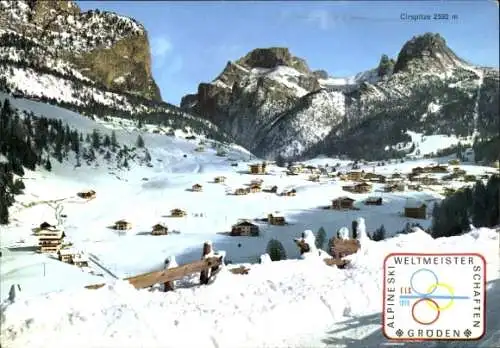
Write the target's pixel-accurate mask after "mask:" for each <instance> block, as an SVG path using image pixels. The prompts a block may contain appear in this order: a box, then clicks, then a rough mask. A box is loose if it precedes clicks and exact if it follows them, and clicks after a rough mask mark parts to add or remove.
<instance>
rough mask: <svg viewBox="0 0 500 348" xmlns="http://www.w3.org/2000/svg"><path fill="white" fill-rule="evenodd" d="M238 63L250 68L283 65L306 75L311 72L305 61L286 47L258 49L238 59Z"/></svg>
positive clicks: (268, 67) (269, 67) (270, 67)
mask: <svg viewBox="0 0 500 348" xmlns="http://www.w3.org/2000/svg"><path fill="white" fill-rule="evenodd" d="M236 63H237V64H239V65H243V66H245V67H248V68H267V69H272V68H276V67H277V66H280V65H282V66H288V67H290V68H294V69H295V70H297V71H300V72H302V73H305V74H308V73H310V72H311V70H310V69H309V67H308V66H307V63H306V62H305V60H303V59H302V58H298V57H294V56H293V55H292V54H291V53H290V50H289V49H288V48H286V47H269V48H257V49H254V50H253V51H250V52H249V53H248V54H247V55H246V56H244V57H243V58H240V59H238V60H237V61H236Z"/></svg>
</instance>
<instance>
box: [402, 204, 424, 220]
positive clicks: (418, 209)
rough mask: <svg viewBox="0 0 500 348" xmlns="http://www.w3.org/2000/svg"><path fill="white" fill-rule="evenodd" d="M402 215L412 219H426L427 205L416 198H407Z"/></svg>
mask: <svg viewBox="0 0 500 348" xmlns="http://www.w3.org/2000/svg"><path fill="white" fill-rule="evenodd" d="M404 215H405V216H406V217H409V218H413V219H426V218H427V205H426V204H425V203H424V202H421V201H419V200H416V199H407V200H406V204H405V207H404Z"/></svg>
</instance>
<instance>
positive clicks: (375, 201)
mask: <svg viewBox="0 0 500 348" xmlns="http://www.w3.org/2000/svg"><path fill="white" fill-rule="evenodd" d="M365 205H382V197H368V198H367V199H366V200H365Z"/></svg>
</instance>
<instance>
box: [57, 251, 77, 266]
mask: <svg viewBox="0 0 500 348" xmlns="http://www.w3.org/2000/svg"><path fill="white" fill-rule="evenodd" d="M74 254H75V251H74V250H73V249H60V250H58V251H57V257H58V258H59V261H61V262H66V263H73V255H74Z"/></svg>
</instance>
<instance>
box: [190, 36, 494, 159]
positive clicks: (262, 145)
mask: <svg viewBox="0 0 500 348" xmlns="http://www.w3.org/2000/svg"><path fill="white" fill-rule="evenodd" d="M498 82H499V72H498V70H494V69H490V68H483V67H476V66H474V65H472V64H469V63H467V62H465V61H464V60H463V59H461V58H459V57H458V56H457V55H456V54H455V53H454V52H453V51H452V50H451V49H450V48H449V47H448V46H447V45H446V43H445V40H444V39H443V38H442V37H441V36H440V35H438V34H430V33H427V34H424V35H421V36H418V37H414V38H412V39H411V40H410V41H408V42H406V43H405V44H404V46H403V47H402V49H401V51H400V53H399V55H398V57H397V59H396V60H392V59H389V58H388V57H387V56H385V55H384V56H382V58H381V60H380V62H379V65H378V67H377V68H375V69H372V70H369V71H367V72H362V73H359V74H357V75H356V76H354V77H351V78H334V77H328V75H327V74H326V73H325V72H324V71H311V70H310V69H309V67H308V66H307V64H306V62H305V61H304V60H303V59H300V58H297V57H294V56H293V55H292V54H291V53H290V51H289V50H288V49H286V48H268V49H256V50H254V51H252V52H250V53H248V54H247V55H246V56H245V57H243V58H241V59H239V60H237V61H235V62H228V63H227V65H226V67H225V69H224V70H223V72H222V73H221V74H220V75H219V76H218V77H217V78H216V79H215V80H213V81H212V82H210V83H201V84H200V85H199V87H198V92H197V94H193V95H187V96H185V97H184V98H183V99H182V101H181V107H183V108H184V109H185V110H189V111H191V112H194V113H195V114H198V115H200V116H202V117H204V118H206V119H208V120H210V121H212V122H214V123H215V124H217V125H219V126H220V127H221V128H222V129H224V130H225V131H227V132H228V133H230V134H231V135H232V136H233V137H234V138H235V139H236V140H237V141H238V142H239V144H241V145H243V146H245V147H247V148H248V149H249V150H251V151H253V152H254V153H255V154H257V155H260V156H263V157H269V158H273V157H276V156H278V155H282V156H284V157H297V156H298V157H307V156H314V155H317V154H321V153H323V154H329V155H339V154H346V155H350V156H354V157H357V158H365V159H373V158H381V157H390V156H393V155H394V153H389V152H387V151H386V150H385V149H386V148H387V146H389V147H390V146H392V145H395V144H396V143H399V142H404V141H407V142H411V138H410V137H409V136H408V135H407V134H406V131H408V130H410V131H415V132H420V133H424V134H449V135H451V134H452V135H456V136H461V137H464V136H471V135H478V134H479V135H481V136H482V137H486V138H487V137H489V136H492V135H495V134H496V133H497V132H498V129H499V121H498V120H499V114H498V106H499V103H498Z"/></svg>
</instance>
